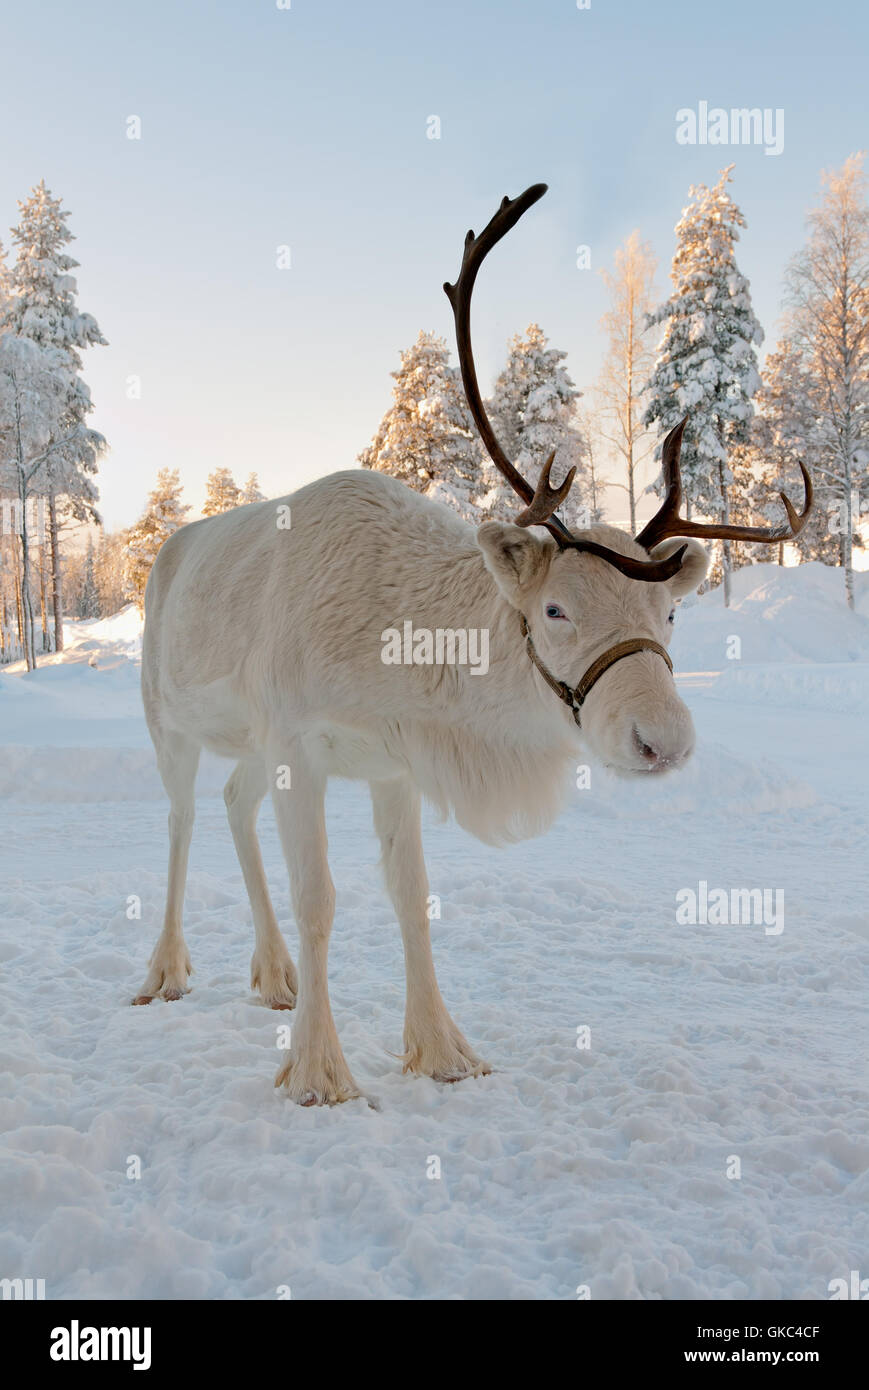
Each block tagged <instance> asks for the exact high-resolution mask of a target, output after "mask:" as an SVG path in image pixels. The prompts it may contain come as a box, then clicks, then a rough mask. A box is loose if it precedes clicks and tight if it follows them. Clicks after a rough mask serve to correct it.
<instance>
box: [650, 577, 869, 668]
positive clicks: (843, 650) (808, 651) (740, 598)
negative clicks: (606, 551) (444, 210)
mask: <svg viewBox="0 0 869 1390" xmlns="http://www.w3.org/2000/svg"><path fill="white" fill-rule="evenodd" d="M854 591H855V603H856V611H855V612H853V613H852V612H851V611H850V609H849V608H848V606H847V604H846V602H845V580H844V576H843V573H842V571H841V570H840V569H833V568H832V567H831V566H829V565H822V564H820V563H819V562H818V561H812V562H811V563H809V564H806V565H794V566H791V567H783V566H781V565H747V566H745V567H744V568H743V569H739V570H736V571H735V572H734V575H733V588H732V597H731V605H730V607H729V608H725V607H724V600H723V597H722V593H721V589H720V588H718V589H713V590H711V591H710V592H709V593H708V594H704V595H703V596H702V598H697V599H690V600H686V601H685V602H684V603H683V604H682V605H681V606H680V608H679V611H678V613H677V616H676V628H675V631H674V633H673V644H672V652H673V660H674V662H675V664H676V669H677V671H709V670H713V671H719V670H726V669H729V668H730V667H737V666H738V665H739V663H740V662H742V663H750V662H761V661H763V662H768V661H774V662H788V663H791V664H793V663H797V662H850V661H869V572H867V573H863V574H855V576H854ZM733 637H738V638H739V644H740V645H739V649H738V650H739V652H740V654H739V656H738V657H737V658H736V659H734V657H733V656H732V655H730V654H729V653H731V652H732V651H733V650H734V644H733V643H732V641H731V639H732V638H733Z"/></svg>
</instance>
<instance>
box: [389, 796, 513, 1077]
mask: <svg viewBox="0 0 869 1390" xmlns="http://www.w3.org/2000/svg"><path fill="white" fill-rule="evenodd" d="M370 785H371V800H372V803H373V805H374V825H375V828H376V830H377V834H378V835H379V837H380V844H381V847H382V850H383V868H384V872H385V875H386V884H387V888H388V889H389V895H390V897H391V899H392V902H393V906H394V907H395V912H396V916H397V917H398V921H399V924H400V926H401V935H402V940H403V942H404V960H405V966H406V969H407V1008H406V1013H405V1020H404V1048H405V1052H404V1058H403V1061H404V1070H405V1071H412V1072H417V1073H419V1074H420V1075H423V1076H431V1077H433V1078H434V1079H435V1081H461V1080H463V1079H464V1078H465V1077H466V1076H482V1075H484V1074H486V1073H487V1072H489V1071H491V1067H490V1066H489V1065H488V1063H487V1062H483V1061H482V1060H481V1059H480V1058H479V1057H478V1056H477V1054H476V1052H474V1050H473V1048H472V1047H471V1045H470V1043H469V1042H468V1040H467V1038H466V1037H465V1036H464V1034H463V1033H462V1031H461V1029H460V1028H458V1027H457V1025H456V1024H455V1023H454V1022H453V1020H452V1019H451V1018H450V1016H449V1014H448V1013H447V1009H446V1005H445V1004H444V1001H443V999H442V997H441V992H440V990H439V989H438V982H437V978H436V976H435V968H434V961H433V960H432V954H431V939H430V934H429V924H428V917H427V915H426V905H427V898H428V879H427V876H426V871H425V861H424V859H423V853H422V833H421V827H420V798H419V792H418V791H417V790H416V788H415V787H414V786H413V785H412V784H411V783H410V782H409V781H408V780H407V779H405V778H403V777H402V778H396V779H395V780H392V781H388V782H372V783H371V784H370Z"/></svg>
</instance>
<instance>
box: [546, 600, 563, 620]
mask: <svg viewBox="0 0 869 1390" xmlns="http://www.w3.org/2000/svg"><path fill="white" fill-rule="evenodd" d="M546 616H547V618H565V619H566V617H567V614H566V613H564V612H563V611H562V609H560V608H559V606H558V604H557V603H547V605H546Z"/></svg>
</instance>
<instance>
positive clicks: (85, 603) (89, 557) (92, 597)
mask: <svg viewBox="0 0 869 1390" xmlns="http://www.w3.org/2000/svg"><path fill="white" fill-rule="evenodd" d="M78 615H79V617H80V618H98V617H99V616H100V596H99V593H98V592H97V580H96V573H95V571H94V538H93V536H88V548H87V550H86V552H85V557H84V565H83V568H82V576H81V588H80V590H79V596H78Z"/></svg>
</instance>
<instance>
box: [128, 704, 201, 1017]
mask: <svg viewBox="0 0 869 1390" xmlns="http://www.w3.org/2000/svg"><path fill="white" fill-rule="evenodd" d="M152 737H153V739H154V747H155V748H156V750H157V766H158V767H159V769H160V776H161V778H162V779H163V785H164V787H165V788H166V791H167V793H168V795H169V801H170V804H171V809H170V811H169V881H168V884H167V888H166V912H165V916H164V918H163V930H162V931H161V933H160V936H159V938H158V940H157V945H156V946H155V948H154V954H153V955H152V957H151V959H150V961H149V966H150V968H149V970H148V976H147V979H146V980H145V983H144V984H143V986H142V989H141V993H139V994H137V995H136V997H135V999H134V1000H133V1003H134V1004H150V1002H151V1000H152V999H153V998H155V997H156V996H157V995H159V996H160V997H161V999H180V998H181V996H182V994H186V993H187V977H188V975H189V974H190V969H191V966H190V957H189V955H188V954H187V944H186V942H185V940H184V932H183V930H182V927H181V914H182V909H183V906H184V884H185V882H186V879H187V860H188V856H189V853H190V841H191V839H192V836H193V817H194V810H195V795H194V787H195V783H196V769H197V767H198V766H199V753H200V747H199V744H198V743H196V742H195V741H194V740H193V739H190V738H187V737H186V736H185V735H184V734H179V733H166V732H164V731H156V730H155V729H152Z"/></svg>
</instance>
